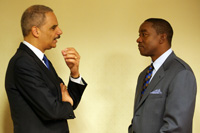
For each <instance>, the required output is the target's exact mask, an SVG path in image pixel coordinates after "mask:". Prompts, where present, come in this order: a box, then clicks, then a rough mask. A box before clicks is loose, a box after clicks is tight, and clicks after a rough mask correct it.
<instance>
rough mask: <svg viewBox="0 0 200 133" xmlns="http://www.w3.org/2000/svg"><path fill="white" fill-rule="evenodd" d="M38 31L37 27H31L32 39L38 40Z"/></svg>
mask: <svg viewBox="0 0 200 133" xmlns="http://www.w3.org/2000/svg"><path fill="white" fill-rule="evenodd" d="M39 30H40V29H39V28H38V27H36V26H33V27H32V28H31V32H32V34H33V36H34V37H36V38H38V37H39V32H40V31H39Z"/></svg>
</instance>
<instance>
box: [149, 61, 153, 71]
mask: <svg viewBox="0 0 200 133" xmlns="http://www.w3.org/2000/svg"><path fill="white" fill-rule="evenodd" d="M153 69H154V67H153V63H151V65H150V66H149V69H148V70H149V71H153Z"/></svg>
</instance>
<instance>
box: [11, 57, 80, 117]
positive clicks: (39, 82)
mask: <svg viewBox="0 0 200 133" xmlns="http://www.w3.org/2000/svg"><path fill="white" fill-rule="evenodd" d="M14 75H15V81H16V82H15V83H16V86H17V88H18V89H19V91H20V93H21V95H22V96H23V97H24V99H25V100H26V101H27V103H28V104H29V105H30V106H31V107H32V109H33V111H34V112H35V113H36V114H37V115H39V116H40V118H42V119H43V120H56V119H72V118H75V115H74V112H73V108H72V106H71V104H70V103H68V102H62V101H61V100H59V98H58V95H56V94H54V93H52V91H51V90H50V88H49V87H48V83H47V82H46V81H45V80H44V78H43V75H42V71H41V70H40V69H39V66H38V65H37V64H36V63H35V64H34V63H33V62H32V61H30V59H29V58H27V57H22V58H20V59H18V60H17V61H16V64H15V70H14ZM59 86H60V85H59V83H58V85H57V86H55V88H54V89H55V90H56V89H60V87H59ZM77 86H78V85H77ZM77 86H75V87H77ZM72 87H74V86H72ZM70 88H71V87H70ZM76 89H78V88H75V90H76ZM58 93H59V92H58Z"/></svg>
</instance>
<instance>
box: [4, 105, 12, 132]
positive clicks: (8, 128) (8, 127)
mask: <svg viewBox="0 0 200 133" xmlns="http://www.w3.org/2000/svg"><path fill="white" fill-rule="evenodd" d="M5 105H6V106H5V110H4V114H3V133H13V122H12V119H11V114H10V107H9V104H8V102H7V103H6V104H5Z"/></svg>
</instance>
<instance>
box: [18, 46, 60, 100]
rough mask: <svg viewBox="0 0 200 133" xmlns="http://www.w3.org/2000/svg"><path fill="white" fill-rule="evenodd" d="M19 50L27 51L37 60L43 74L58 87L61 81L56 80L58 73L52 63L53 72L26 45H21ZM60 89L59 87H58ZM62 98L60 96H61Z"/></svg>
mask: <svg viewBox="0 0 200 133" xmlns="http://www.w3.org/2000/svg"><path fill="white" fill-rule="evenodd" d="M19 49H21V50H24V51H26V52H27V53H28V54H29V55H30V56H32V57H33V58H34V60H35V62H36V63H37V64H38V65H39V66H40V68H41V69H42V70H43V72H44V73H45V74H46V75H47V76H48V77H49V79H51V81H52V82H53V83H54V84H55V86H56V87H57V86H58V85H59V81H58V79H57V78H56V75H57V74H56V73H54V72H55V70H54V68H53V66H52V64H51V63H50V67H51V69H52V70H49V69H48V68H47V67H46V66H45V65H44V64H43V62H42V61H41V60H40V59H39V58H38V57H37V56H36V55H35V53H34V52H33V51H32V50H31V49H29V48H28V47H27V46H26V45H25V44H23V43H21V44H20V47H19ZM58 87H59V86H58ZM58 87H57V89H58V92H60V88H58ZM58 94H59V95H60V93H58ZM59 98H60V96H59Z"/></svg>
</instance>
